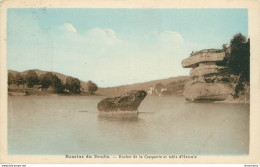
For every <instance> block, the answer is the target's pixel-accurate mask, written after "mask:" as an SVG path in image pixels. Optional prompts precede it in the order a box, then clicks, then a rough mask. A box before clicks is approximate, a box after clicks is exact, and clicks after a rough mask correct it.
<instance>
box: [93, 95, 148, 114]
mask: <svg viewBox="0 0 260 167" xmlns="http://www.w3.org/2000/svg"><path fill="white" fill-rule="evenodd" d="M146 95H147V93H146V91H144V90H132V91H129V92H126V93H124V94H122V95H121V96H118V97H114V98H110V97H109V98H106V99H103V100H101V101H100V102H99V103H98V106H97V108H98V110H99V112H104V113H108V112H122V113H127V112H128V111H130V112H137V108H138V107H139V105H140V104H141V102H142V101H143V100H144V98H145V96H146ZM128 113H129V112H128Z"/></svg>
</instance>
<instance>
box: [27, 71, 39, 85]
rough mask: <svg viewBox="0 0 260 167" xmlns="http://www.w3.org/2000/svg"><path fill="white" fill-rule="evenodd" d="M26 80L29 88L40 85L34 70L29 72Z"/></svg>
mask: <svg viewBox="0 0 260 167" xmlns="http://www.w3.org/2000/svg"><path fill="white" fill-rule="evenodd" d="M25 80H26V82H27V86H28V87H29V88H32V87H34V85H36V84H38V83H39V78H38V75H37V74H36V72H35V71H34V70H29V71H28V72H27V74H26V76H25Z"/></svg>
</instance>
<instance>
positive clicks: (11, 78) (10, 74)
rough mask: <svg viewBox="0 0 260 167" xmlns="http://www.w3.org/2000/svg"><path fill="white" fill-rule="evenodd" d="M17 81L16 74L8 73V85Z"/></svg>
mask: <svg viewBox="0 0 260 167" xmlns="http://www.w3.org/2000/svg"><path fill="white" fill-rule="evenodd" d="M14 81H15V78H14V75H13V74H12V73H10V72H9V73H8V86H10V85H11V84H13V83H14Z"/></svg>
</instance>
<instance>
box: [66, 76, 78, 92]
mask: <svg viewBox="0 0 260 167" xmlns="http://www.w3.org/2000/svg"><path fill="white" fill-rule="evenodd" d="M65 87H66V89H68V90H69V91H70V92H71V93H74V94H78V93H80V81H79V79H77V78H73V77H67V78H66V84H65Z"/></svg>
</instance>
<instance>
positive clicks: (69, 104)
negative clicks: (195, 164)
mask: <svg viewBox="0 0 260 167" xmlns="http://www.w3.org/2000/svg"><path fill="white" fill-rule="evenodd" d="M102 98H104V97H94V96H92V97H87V96H85V97H84V96H64V97H63V96H62V97H43V96H40V97H30V96H29V97H9V98H8V153H9V154H22V155H25V154H27V155H66V154H83V155H86V154H89V155H94V154H97V155H115V154H116V155H117V154H153V155H165V154H167V155H172V154H195V155H246V154H248V148H249V105H248V104H222V103H188V102H186V101H185V100H184V98H183V97H174V96H173V97H151V96H150V97H149V96H148V97H146V98H145V100H144V101H143V102H142V103H141V105H140V107H139V112H140V113H139V114H138V115H135V114H133V115H131V114H130V115H117V116H99V114H98V110H97V107H96V106H97V103H98V102H99V101H100V100H101V99H102Z"/></svg>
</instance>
